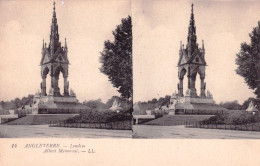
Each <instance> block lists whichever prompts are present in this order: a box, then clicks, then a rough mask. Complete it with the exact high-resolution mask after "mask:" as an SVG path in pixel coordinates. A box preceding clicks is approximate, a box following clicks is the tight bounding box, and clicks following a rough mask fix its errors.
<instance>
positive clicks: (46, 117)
mask: <svg viewBox="0 0 260 166" xmlns="http://www.w3.org/2000/svg"><path fill="white" fill-rule="evenodd" d="M76 115H78V114H37V115H27V116H25V117H22V118H19V119H16V120H14V121H11V122H8V123H6V124H8V125H44V124H49V123H50V121H63V120H66V119H68V118H72V117H74V116H76Z"/></svg>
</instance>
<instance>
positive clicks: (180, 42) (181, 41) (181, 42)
mask: <svg viewBox="0 0 260 166" xmlns="http://www.w3.org/2000/svg"><path fill="white" fill-rule="evenodd" d="M181 49H182V41H180V50H181Z"/></svg>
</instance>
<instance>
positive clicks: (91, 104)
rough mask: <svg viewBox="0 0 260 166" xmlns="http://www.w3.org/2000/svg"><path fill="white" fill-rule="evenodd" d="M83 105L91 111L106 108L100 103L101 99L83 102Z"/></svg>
mask: <svg viewBox="0 0 260 166" xmlns="http://www.w3.org/2000/svg"><path fill="white" fill-rule="evenodd" d="M83 104H84V105H86V106H88V107H90V108H92V109H105V108H106V105H105V104H104V103H103V102H102V101H101V99H97V100H89V101H84V102H83Z"/></svg>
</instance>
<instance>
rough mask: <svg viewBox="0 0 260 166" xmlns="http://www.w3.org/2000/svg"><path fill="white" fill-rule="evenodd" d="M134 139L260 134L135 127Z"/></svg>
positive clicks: (257, 135) (252, 136)
mask: <svg viewBox="0 0 260 166" xmlns="http://www.w3.org/2000/svg"><path fill="white" fill-rule="evenodd" d="M133 138H193V139H260V132H252V131H237V130H219V129H200V128H185V126H184V125H182V126H154V125H134V126H133Z"/></svg>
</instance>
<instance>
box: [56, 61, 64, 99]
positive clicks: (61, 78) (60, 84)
mask: <svg viewBox="0 0 260 166" xmlns="http://www.w3.org/2000/svg"><path fill="white" fill-rule="evenodd" d="M60 73H62V75H61V76H60ZM64 74H65V71H64V69H63V67H61V66H59V67H57V69H56V71H55V74H54V75H55V78H56V79H57V82H56V86H57V87H59V90H60V95H63V94H64Z"/></svg>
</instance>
